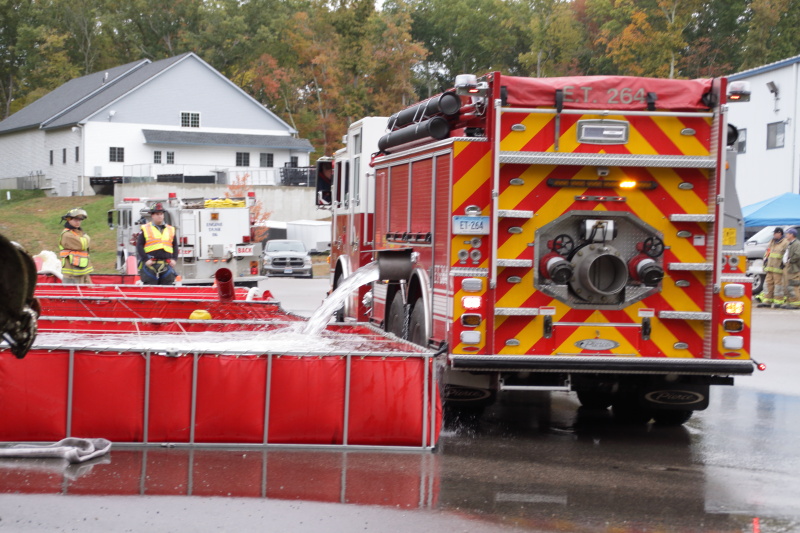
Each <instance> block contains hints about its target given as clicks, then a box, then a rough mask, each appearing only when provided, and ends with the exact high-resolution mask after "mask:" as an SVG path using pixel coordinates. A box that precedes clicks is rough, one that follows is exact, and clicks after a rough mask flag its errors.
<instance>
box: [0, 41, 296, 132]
mask: <svg viewBox="0 0 800 533" xmlns="http://www.w3.org/2000/svg"><path fill="white" fill-rule="evenodd" d="M189 56H192V57H195V58H196V59H197V60H199V61H201V62H203V60H202V59H200V58H199V57H197V56H196V55H195V54H194V53H192V52H186V53H185V54H181V55H178V56H175V57H170V58H168V59H162V60H160V61H156V62H152V61H150V60H149V59H143V60H141V61H136V62H133V63H128V64H127V65H121V66H119V67H114V68H112V69H108V70H104V71H101V72H95V73H94V74H89V75H87V76H83V77H80V78H75V79H73V80H70V81H68V82H67V83H65V84H64V85H62V86H61V87H59V88H57V89H55V90H53V91H51V92H49V93H47V94H46V95H44V96H43V97H41V98H39V99H38V100H36V101H34V102H32V103H31V104H30V105H28V106H26V107H24V108H22V109H20V110H19V111H17V112H16V113H14V114H13V115H11V116H10V117H8V118H6V119H5V120H3V121H2V122H0V134H3V133H11V132H14V131H20V130H26V129H34V128H41V129H54V128H64V127H69V126H74V125H76V124H79V123H80V122H82V121H84V120H86V119H87V118H89V117H91V116H92V115H94V114H95V113H97V112H98V111H100V110H101V109H103V108H104V107H105V106H107V105H109V104H110V103H112V102H114V101H115V100H117V99H119V98H121V97H123V96H124V95H126V94H127V93H129V92H131V91H133V90H135V89H136V88H137V87H139V86H141V85H142V84H144V83H146V82H147V81H148V80H150V79H151V78H153V77H155V76H156V75H158V74H159V73H161V72H163V71H164V70H167V69H168V68H169V67H171V66H172V65H174V64H176V63H178V62H180V61H182V60H184V59H185V58H187V57H189ZM209 68H211V67H210V66H209ZM212 70H214V69H213V68H212ZM215 72H216V71H215ZM217 74H218V75H219V76H221V77H223V78H224V76H222V74H219V73H217ZM232 85H233V84H232ZM243 94H245V95H246V93H244V92H243ZM247 96H248V98H250V96H249V95H247ZM263 109H264V112H265V113H269V114H270V115H272V116H274V118H275V119H276V120H278V121H279V122H281V123H284V124H285V122H284V121H283V120H281V119H280V118H279V117H277V116H275V115H274V114H273V113H272V112H271V111H269V110H268V109H266V108H263ZM286 127H287V128H290V129H291V127H290V126H289V125H288V124H287V125H286ZM292 131H293V130H292Z"/></svg>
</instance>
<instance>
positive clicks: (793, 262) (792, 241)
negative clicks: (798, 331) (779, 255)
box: [782, 228, 800, 309]
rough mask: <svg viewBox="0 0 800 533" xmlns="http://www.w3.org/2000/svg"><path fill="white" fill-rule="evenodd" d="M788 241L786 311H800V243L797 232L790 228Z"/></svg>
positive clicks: (787, 232)
mask: <svg viewBox="0 0 800 533" xmlns="http://www.w3.org/2000/svg"><path fill="white" fill-rule="evenodd" d="M786 240H787V241H788V242H789V244H788V246H787V247H786V257H785V259H786V260H785V261H784V263H785V266H784V269H785V271H786V291H785V293H786V303H785V304H784V305H783V306H782V307H783V308H784V309H800V295H798V293H799V292H800V241H798V240H797V230H796V229H794V228H790V229H788V230H786Z"/></svg>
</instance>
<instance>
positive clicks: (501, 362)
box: [450, 354, 755, 375]
mask: <svg viewBox="0 0 800 533" xmlns="http://www.w3.org/2000/svg"><path fill="white" fill-rule="evenodd" d="M450 364H451V366H452V368H453V369H456V370H469V371H505V372H515V371H516V372H580V373H601V374H620V373H624V374H665V373H666V374H697V375H733V374H737V375H746V374H752V373H753V370H754V368H755V366H754V363H753V361H751V360H724V359H667V358H650V357H648V358H643V357H636V358H634V357H597V356H591V357H581V356H560V357H553V356H535V355H483V356H481V355H458V354H453V355H450Z"/></svg>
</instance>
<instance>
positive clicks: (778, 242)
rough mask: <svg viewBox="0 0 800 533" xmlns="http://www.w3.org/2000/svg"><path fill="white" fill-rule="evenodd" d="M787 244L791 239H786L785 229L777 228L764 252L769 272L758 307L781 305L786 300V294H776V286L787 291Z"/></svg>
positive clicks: (766, 269) (766, 268) (765, 263)
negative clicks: (784, 262)
mask: <svg viewBox="0 0 800 533" xmlns="http://www.w3.org/2000/svg"><path fill="white" fill-rule="evenodd" d="M787 246H789V241H788V240H787V239H784V237H783V229H782V228H775V232H774V233H773V238H772V241H771V242H770V243H769V248H767V251H766V253H765V254H764V272H766V273H767V274H766V277H765V279H764V290H763V291H762V292H761V294H759V295H758V299H759V301H760V302H761V303H759V304H758V307H779V306H780V305H781V304H782V303H783V302H784V301H785V300H786V296H785V294H782V295H781V296H780V297H778V296H777V295H776V294H775V287H776V285H780V287H781V289H782V290H783V292H784V293H785V292H786V287H785V284H784V279H783V254H784V253H785V252H786V247H787Z"/></svg>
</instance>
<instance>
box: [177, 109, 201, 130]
mask: <svg viewBox="0 0 800 533" xmlns="http://www.w3.org/2000/svg"><path fill="white" fill-rule="evenodd" d="M199 127H200V113H187V112H182V113H181V128H199Z"/></svg>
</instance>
